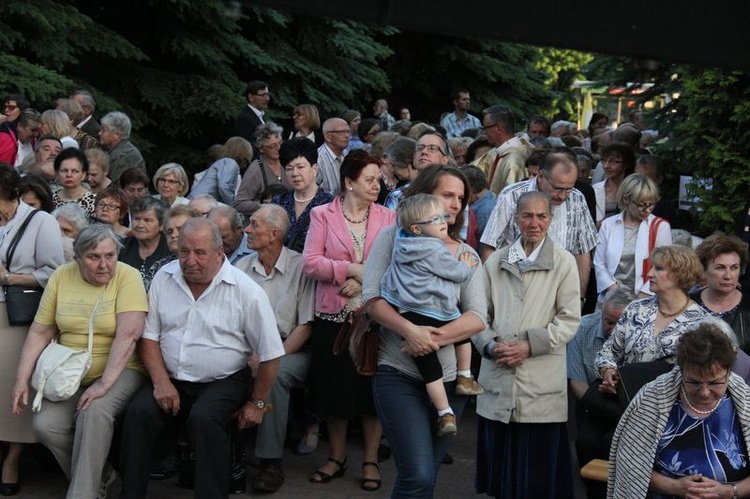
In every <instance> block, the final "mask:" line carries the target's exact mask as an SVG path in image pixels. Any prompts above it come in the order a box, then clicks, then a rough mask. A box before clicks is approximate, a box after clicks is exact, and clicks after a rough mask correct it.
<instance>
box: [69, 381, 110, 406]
mask: <svg viewBox="0 0 750 499" xmlns="http://www.w3.org/2000/svg"><path fill="white" fill-rule="evenodd" d="M107 391H108V388H106V387H105V386H104V383H102V381H101V380H100V379H98V380H96V381H95V382H94V383H93V384H92V385H91V386H89V387H88V388H87V389H86V391H84V392H83V395H81V398H79V399H78V406H77V407H76V409H78V410H79V411H82V410H86V409H88V408H89V406H90V405H91V402H93V401H94V400H96V399H98V398H99V397H103V396H104V395H106V394H107Z"/></svg>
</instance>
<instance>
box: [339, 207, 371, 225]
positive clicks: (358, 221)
mask: <svg viewBox="0 0 750 499" xmlns="http://www.w3.org/2000/svg"><path fill="white" fill-rule="evenodd" d="M341 213H343V214H344V218H345V219H346V221H347V222H349V223H350V224H353V225H357V224H361V223H363V222H366V221H367V219H368V218H369V217H370V207H369V206H368V207H367V211H366V212H365V216H363V217H362V218H360V219H359V220H352V219H351V218H349V215H347V214H346V210H344V205H343V204H342V205H341Z"/></svg>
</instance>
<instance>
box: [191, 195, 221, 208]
mask: <svg viewBox="0 0 750 499" xmlns="http://www.w3.org/2000/svg"><path fill="white" fill-rule="evenodd" d="M190 201H207V202H208V203H209V204H210V206H211V208H216V207H217V206H219V205H220V204H221V203H219V201H218V200H217V199H216V198H215V197H213V196H212V195H211V194H198V195H196V196H193V197H192V198H190Z"/></svg>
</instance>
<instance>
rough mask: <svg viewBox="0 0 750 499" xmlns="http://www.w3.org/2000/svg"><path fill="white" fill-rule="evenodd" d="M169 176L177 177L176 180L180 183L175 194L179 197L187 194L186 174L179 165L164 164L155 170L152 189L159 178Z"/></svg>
mask: <svg viewBox="0 0 750 499" xmlns="http://www.w3.org/2000/svg"><path fill="white" fill-rule="evenodd" d="M169 174H172V175H174V176H175V177H177V180H178V181H179V182H180V188H179V189H177V194H178V195H179V196H184V195H185V194H187V191H188V187H189V185H188V177H187V173H185V168H183V167H182V165H181V164H179V163H166V164H163V165H161V166H160V167H159V169H158V170H156V173H154V180H153V182H154V187H156V186H157V183H158V182H159V179H160V178H162V177H164V176H165V175H169Z"/></svg>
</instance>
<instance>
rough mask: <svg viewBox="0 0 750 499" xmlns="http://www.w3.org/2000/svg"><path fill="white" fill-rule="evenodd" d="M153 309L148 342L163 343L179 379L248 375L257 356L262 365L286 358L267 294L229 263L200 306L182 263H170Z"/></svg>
mask: <svg viewBox="0 0 750 499" xmlns="http://www.w3.org/2000/svg"><path fill="white" fill-rule="evenodd" d="M148 308H149V313H148V315H147V316H146V327H145V329H144V331H143V338H145V339H148V340H153V341H158V342H159V346H160V347H161V353H162V356H163V357H164V364H165V366H166V368H167V372H168V373H169V376H170V377H171V378H173V379H177V380H180V381H190V382H197V383H205V382H209V381H215V380H217V379H223V378H226V377H227V376H230V375H232V374H234V373H236V372H238V371H240V370H241V369H244V368H245V367H246V366H247V361H248V358H249V356H250V354H251V353H252V352H253V351H255V352H257V353H258V357H259V358H260V361H261V362H264V361H267V360H272V359H275V358H277V357H281V356H282V355H284V346H283V345H282V343H281V339H280V338H279V333H278V331H277V329H276V319H275V318H274V313H273V309H272V308H271V304H270V303H269V301H268V297H267V296H266V293H265V292H264V291H263V290H262V289H261V288H260V287H259V286H258V285H257V284H255V282H253V280H252V279H250V278H249V277H248V276H247V275H246V274H245V273H244V272H242V271H241V270H238V269H236V268H234V267H232V266H231V265H230V264H229V261H228V260H226V259H224V263H223V264H222V266H221V269H220V270H219V272H218V273H217V274H216V276H214V279H213V281H212V282H211V284H210V285H209V286H208V288H206V290H205V291H204V292H203V294H201V296H199V297H198V299H197V300H196V299H194V298H193V294H192V292H191V291H190V288H189V287H188V285H187V283H186V282H185V279H184V278H183V275H182V270H181V269H180V262H179V261H178V260H175V261H173V262H170V263H168V264H167V265H165V266H164V267H162V268H161V270H160V271H159V272H158V273H157V274H156V276H155V277H154V280H153V281H152V283H151V288H150V290H149V307H148Z"/></svg>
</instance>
